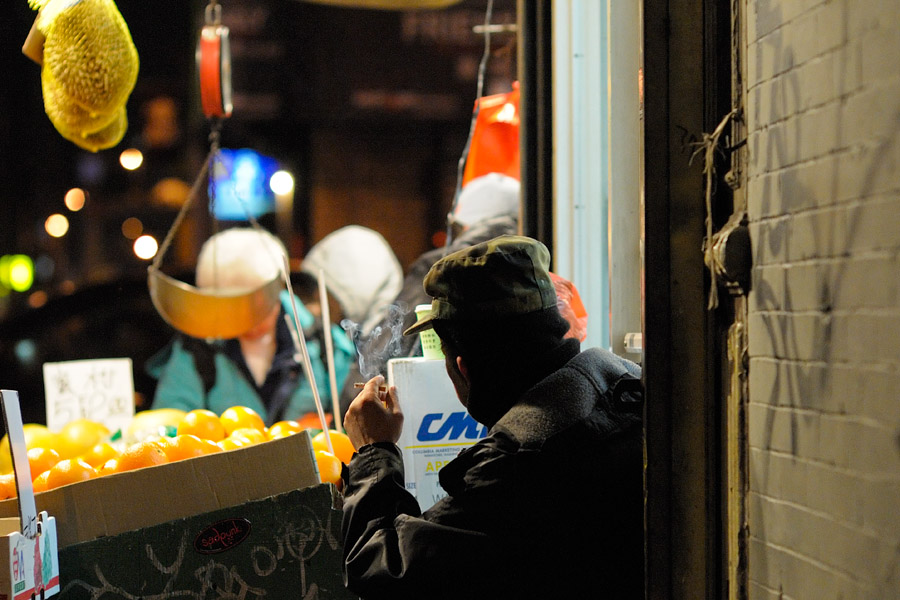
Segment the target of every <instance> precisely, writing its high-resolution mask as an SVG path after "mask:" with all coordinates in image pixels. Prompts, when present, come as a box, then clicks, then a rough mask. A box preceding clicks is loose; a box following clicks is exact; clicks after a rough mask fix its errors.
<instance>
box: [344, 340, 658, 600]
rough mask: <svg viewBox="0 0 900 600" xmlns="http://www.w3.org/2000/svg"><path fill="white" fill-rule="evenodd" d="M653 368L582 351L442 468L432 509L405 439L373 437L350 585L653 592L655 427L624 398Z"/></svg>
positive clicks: (355, 486) (464, 595) (386, 590)
mask: <svg viewBox="0 0 900 600" xmlns="http://www.w3.org/2000/svg"><path fill="white" fill-rule="evenodd" d="M576 347H577V345H576ZM639 377H640V370H639V367H638V366H637V365H635V364H633V363H631V362H629V361H626V360H624V359H621V358H619V357H617V356H615V355H613V354H611V353H609V352H607V351H605V350H601V349H596V348H595V349H591V350H587V351H585V352H581V353H578V354H577V356H575V357H574V358H572V359H571V360H569V361H568V362H567V363H566V364H565V366H563V367H562V368H560V369H559V370H557V371H555V372H553V373H552V374H550V375H549V376H548V377H546V378H545V379H543V380H542V381H540V382H539V383H538V384H537V385H535V386H533V387H532V388H531V389H530V390H528V391H527V392H526V393H525V394H524V395H523V396H522V397H521V398H520V399H519V401H518V402H517V403H515V404H514V405H513V407H512V408H511V409H510V410H509V411H508V412H507V413H506V414H505V415H504V416H503V417H502V418H501V419H500V420H499V421H498V422H497V423H496V425H494V427H492V428H491V430H490V432H489V435H488V437H486V438H484V439H483V440H481V441H479V442H478V443H477V444H475V445H474V446H472V447H470V448H467V449H466V450H464V451H462V452H461V453H460V454H459V456H458V457H457V458H456V459H455V460H453V461H452V462H451V463H450V464H448V465H447V466H445V467H444V468H443V469H442V470H441V471H440V481H441V485H442V486H443V487H444V489H445V490H446V491H447V493H448V496H447V497H445V498H444V499H442V500H440V501H438V502H437V503H436V504H435V505H434V506H433V507H432V508H430V509H429V510H428V511H426V512H425V514H424V515H423V514H421V513H420V510H419V507H418V504H417V503H416V500H415V498H414V497H413V496H412V495H410V494H409V492H407V491H406V490H405V489H404V477H403V463H402V458H401V455H400V451H399V449H398V448H396V446H394V445H392V444H373V445H370V446H365V447H363V448H361V449H360V452H359V454H357V455H356V456H355V457H354V458H353V460H352V461H351V463H350V466H349V469H348V480H347V482H346V487H345V502H344V518H343V525H342V530H343V542H344V549H343V551H344V558H345V560H344V578H345V583H346V584H347V587H348V588H349V589H350V590H351V591H353V592H354V593H356V594H359V595H360V596H361V597H362V598H365V599H367V600H370V599H375V598H394V599H396V598H418V599H428V600H433V599H437V598H455V599H471V598H490V599H494V598H610V599H613V598H614V599H616V600H623V599H631V598H635V599H637V598H643V475H642V473H643V471H642V467H643V458H642V457H643V453H642V428H641V422H640V417H639V416H638V415H637V414H636V412H635V411H629V410H625V409H622V408H619V407H617V406H615V405H614V402H613V389H614V387H615V385H616V384H617V383H618V382H619V381H622V380H631V379H635V378H639ZM411 400H414V399H411Z"/></svg>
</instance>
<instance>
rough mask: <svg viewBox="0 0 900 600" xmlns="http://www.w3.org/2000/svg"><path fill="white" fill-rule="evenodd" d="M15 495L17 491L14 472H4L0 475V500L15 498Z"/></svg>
mask: <svg viewBox="0 0 900 600" xmlns="http://www.w3.org/2000/svg"><path fill="white" fill-rule="evenodd" d="M16 495H17V491H16V476H15V474H13V473H4V474H3V475H0V500H6V499H7V498H15V497H16Z"/></svg>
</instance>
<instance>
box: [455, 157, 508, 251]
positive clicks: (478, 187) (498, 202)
mask: <svg viewBox="0 0 900 600" xmlns="http://www.w3.org/2000/svg"><path fill="white" fill-rule="evenodd" d="M520 188H521V185H520V184H519V180H518V179H515V178H513V177H510V176H508V175H503V174H502V173H488V174H487V175H482V176H481V177H476V178H475V179H473V180H472V181H470V182H469V183H467V184H466V186H465V187H464V188H463V189H462V191H461V192H460V193H459V198H458V199H457V201H456V206H454V207H453V210H452V211H451V212H450V214H449V215H448V218H449V219H450V222H451V223H452V224H453V225H456V226H458V229H459V232H460V233H461V232H462V231H465V230H466V229H468V228H469V227H471V226H472V225H474V224H476V223H482V222H485V221H488V220H490V219H493V218H496V217H504V216H506V217H510V218H514V219H518V217H519V205H520V202H519V191H520ZM454 237H456V235H454Z"/></svg>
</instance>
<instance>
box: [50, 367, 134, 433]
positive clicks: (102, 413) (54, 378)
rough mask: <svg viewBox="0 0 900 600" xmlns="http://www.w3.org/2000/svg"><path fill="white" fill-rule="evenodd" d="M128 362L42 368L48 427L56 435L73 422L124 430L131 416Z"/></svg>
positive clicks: (131, 388) (131, 400)
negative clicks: (88, 422)
mask: <svg viewBox="0 0 900 600" xmlns="http://www.w3.org/2000/svg"><path fill="white" fill-rule="evenodd" d="M131 368H132V367H131V359H130V358H104V359H97V360H73V361H68V362H58V363H45V364H44V390H45V401H46V404H47V427H48V428H49V429H50V430H51V431H59V430H60V429H61V428H62V426H63V425H65V424H66V423H68V422H69V421H72V420H74V419H79V418H83V419H90V420H92V421H97V422H98V423H103V424H104V425H106V427H107V428H108V429H109V430H110V431H115V430H116V429H121V428H124V427H126V426H127V425H128V423H129V422H130V421H131V418H132V417H133V416H134V377H133V374H132V370H131Z"/></svg>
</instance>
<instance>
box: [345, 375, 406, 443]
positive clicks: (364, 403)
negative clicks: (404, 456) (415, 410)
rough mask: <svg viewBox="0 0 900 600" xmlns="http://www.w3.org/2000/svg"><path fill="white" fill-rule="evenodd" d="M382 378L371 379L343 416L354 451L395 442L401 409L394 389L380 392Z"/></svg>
mask: <svg viewBox="0 0 900 600" xmlns="http://www.w3.org/2000/svg"><path fill="white" fill-rule="evenodd" d="M383 384H384V377H382V376H381V375H377V376H375V377H373V378H372V379H370V380H369V381H368V382H367V383H366V386H365V387H364V388H363V389H362V391H361V392H360V393H359V394H358V395H357V396H356V398H354V399H353V402H351V403H350V407H349V408H347V414H345V415H344V429H346V431H347V435H348V436H350V441H351V442H353V447H354V448H356V449H357V450H358V449H360V448H362V447H363V446H365V445H367V444H374V443H375V442H391V443H393V444H396V443H397V440H399V439H400V431H401V430H402V429H403V412H402V411H401V410H400V404H399V403H398V401H397V388H396V387H394V386H391V388H390V389H389V390H387V391H380V390H379V387H380V386H381V385H383Z"/></svg>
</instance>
